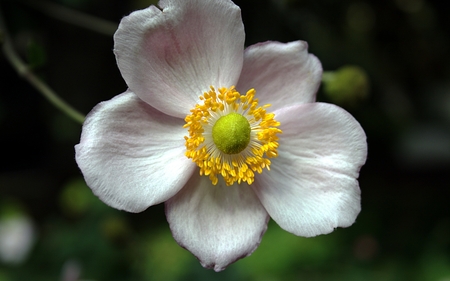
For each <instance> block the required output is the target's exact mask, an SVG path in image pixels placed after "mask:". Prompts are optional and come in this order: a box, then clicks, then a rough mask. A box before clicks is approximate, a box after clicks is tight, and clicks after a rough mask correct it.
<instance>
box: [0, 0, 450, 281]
mask: <svg viewBox="0 0 450 281" xmlns="http://www.w3.org/2000/svg"><path fill="white" fill-rule="evenodd" d="M153 2H155V1H153ZM30 3H33V4H30ZM36 3H37V6H36ZM39 3H41V4H42V3H47V2H42V1H31V2H28V3H27V2H26V1H6V0H3V1H0V5H1V6H0V7H1V9H2V12H3V16H4V20H5V22H6V24H7V27H8V29H9V33H10V35H11V37H12V39H13V42H14V46H15V48H16V51H17V52H19V54H20V55H21V57H22V58H23V59H24V60H26V61H27V63H29V64H30V65H32V66H33V70H34V72H35V73H36V74H37V75H38V76H39V77H41V78H42V79H43V80H44V81H45V82H46V83H48V85H50V86H51V87H52V88H53V89H54V90H55V91H56V92H57V93H58V94H59V95H60V96H61V97H63V98H64V99H65V100H66V101H67V102H68V103H69V104H71V105H72V106H74V107H75V108H76V109H78V110H80V111H81V112H83V113H84V114H86V113H88V112H89V111H90V109H91V108H92V107H93V106H95V105H96V104H97V103H98V102H100V101H103V100H108V99H110V98H112V97H113V96H115V95H117V94H119V93H122V92H123V91H124V90H125V89H126V85H125V83H124V81H123V80H122V78H121V76H120V73H119V70H118V68H117V66H116V63H115V58H114V55H113V53H112V48H113V40H112V34H109V35H108V34H100V33H98V32H95V31H92V30H88V29H85V28H83V27H80V26H77V25H73V24H69V23H66V22H64V21H61V20H59V19H57V18H55V14H53V15H52V14H48V13H46V12H45V11H43V10H41V8H42V6H40V4H39ZM52 3H54V4H58V5H61V6H64V7H67V8H70V9H73V10H75V11H80V12H84V13H86V14H89V15H92V16H95V17H98V18H101V19H105V20H108V21H110V22H112V23H114V24H117V23H118V22H119V21H120V19H121V18H122V17H123V16H125V15H127V14H129V13H130V12H131V11H133V10H135V9H140V8H144V7H146V6H148V5H150V4H151V3H152V1H144V0H136V1H131V0H130V1H112V0H109V1H107V0H90V1H87V0H58V1H56V0H55V1H52ZM235 3H236V4H237V5H239V6H240V7H241V9H242V17H243V21H244V25H245V30H246V45H251V44H254V43H257V42H261V41H266V40H274V41H282V42H289V41H294V40H305V41H307V42H308V44H309V52H310V53H313V54H315V55H316V56H317V57H318V58H319V59H320V60H321V62H322V65H323V68H324V70H326V71H334V70H336V69H339V68H341V67H343V66H346V65H357V66H359V67H361V68H362V69H364V70H365V71H366V73H367V75H368V77H369V80H370V91H369V93H368V95H367V96H366V97H365V98H364V99H357V98H354V99H353V100H352V99H351V101H350V102H338V104H339V105H340V106H342V107H344V108H345V109H346V110H348V111H349V112H351V113H352V114H353V116H355V118H356V119H357V120H358V121H359V122H360V123H361V125H362V126H363V128H364V129H365V131H366V134H367V137H368V146H369V156H368V160H367V163H366V165H365V166H364V167H363V168H362V170H361V176H360V186H361V190H362V212H361V214H360V216H359V217H358V219H357V222H356V223H355V224H354V225H353V226H352V227H350V228H348V229H338V230H336V231H335V232H333V233H332V234H330V235H326V236H319V237H316V238H309V239H306V238H299V237H296V236H294V235H291V234H289V233H287V232H284V231H283V230H281V229H280V228H279V227H278V226H277V225H276V224H275V223H273V222H271V223H270V225H269V230H268V231H267V233H266V235H265V236H264V237H263V240H262V243H261V246H260V248H259V249H258V250H256V251H255V252H254V254H253V255H252V256H251V257H248V258H245V259H243V260H241V261H238V262H237V263H235V264H233V265H231V266H230V267H229V268H227V269H226V270H225V271H224V272H221V273H214V272H213V271H211V270H206V269H203V268H202V267H201V266H200V265H199V264H198V262H197V261H196V259H195V258H194V257H193V256H192V255H191V254H190V253H188V252H187V251H185V250H183V249H182V248H180V247H179V246H178V245H177V244H176V242H175V241H174V240H173V238H172V237H171V235H170V231H169V229H168V225H167V222H166V221H165V216H164V208H163V206H162V205H159V206H155V207H152V208H150V209H148V210H147V211H145V212H143V213H140V214H128V213H124V212H119V211H116V210H114V209H111V208H109V207H107V206H106V205H104V204H103V203H102V202H100V201H99V200H98V199H97V198H96V197H94V196H93V195H92V193H91V191H90V189H89V188H88V187H86V186H85V185H84V183H83V180H82V177H81V174H80V172H79V170H78V168H77V166H76V163H75V160H74V149H73V146H74V145H75V144H77V143H78V141H79V135H80V131H81V126H80V125H79V124H78V123H76V122H74V121H73V120H71V119H69V118H68V117H66V116H65V115H64V114H63V113H61V112H59V111H58V110H57V109H56V108H55V107H53V106H52V105H51V104H50V103H49V102H48V101H47V100H45V99H44V98H43V97H42V96H41V95H40V94H39V92H37V91H36V90H35V89H34V88H33V87H32V86H30V85H29V84H28V83H27V82H26V81H25V80H23V79H21V78H20V77H19V76H18V74H17V73H16V72H15V70H14V69H13V68H12V67H11V65H10V64H9V63H8V61H7V60H6V59H5V58H4V56H1V57H0V82H1V85H0V93H1V94H0V132H1V137H0V147H1V151H2V152H1V154H0V155H1V158H0V221H1V220H5V219H7V218H8V217H11V216H12V215H11V214H14V216H23V217H27V218H29V219H30V220H31V221H32V222H33V225H34V228H35V230H36V235H35V242H34V243H33V247H32V248H31V250H30V253H29V255H28V256H27V258H26V259H24V260H23V261H22V262H21V263H19V264H11V263H8V262H7V261H3V262H2V261H0V281H9V280H35V281H40V280H64V281H70V280H77V279H76V278H74V279H69V277H63V276H65V275H68V274H69V273H73V275H74V276H78V275H79V280H98V281H101V280H108V281H113V280H121V281H125V280H133V281H134V280H138V281H139V280H211V279H214V280H258V281H259V280H263V281H264V280H308V281H311V280H312V281H314V280H346V281H350V280H364V281H370V280H383V281H389V280H405V281H406V280H408V281H414V280H418V281H419V280H426V281H428V280H430V281H448V280H450V211H449V199H450V190H449V189H450V183H449V179H450V178H449V172H450V82H449V81H450V63H449V62H450V59H449V54H450V37H449V31H450V30H449V29H450V24H449V20H450V18H449V17H448V14H449V10H448V9H446V8H445V7H444V6H445V5H446V2H445V1H438V0H435V1H426V0H379V1H375V0H372V1H359V0H355V1H351V0H343V1H338V0H319V1H317V0H315V1H313V0H279V1H277V0H271V1H270V0H248V1H247V0H241V1H235ZM39 7H41V8H39ZM318 100H320V101H325V102H336V100H335V99H333V97H332V96H330V95H328V93H327V92H326V91H324V89H323V87H322V88H321V90H320V92H319V95H318Z"/></svg>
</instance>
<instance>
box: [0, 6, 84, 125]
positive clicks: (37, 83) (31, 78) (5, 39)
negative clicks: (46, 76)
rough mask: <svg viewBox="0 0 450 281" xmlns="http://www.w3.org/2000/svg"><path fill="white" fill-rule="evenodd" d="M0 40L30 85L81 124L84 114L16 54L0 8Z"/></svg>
mask: <svg viewBox="0 0 450 281" xmlns="http://www.w3.org/2000/svg"><path fill="white" fill-rule="evenodd" d="M0 33H1V34H0V38H1V39H0V40H1V42H0V43H1V44H2V51H3V53H4V55H5V57H6V59H7V60H8V61H9V62H10V63H11V65H12V66H13V67H14V69H15V70H16V72H17V73H18V74H19V75H20V76H21V77H22V78H24V79H25V80H27V81H28V82H29V83H30V84H31V85H33V86H34V87H35V88H36V89H37V90H38V91H39V92H40V93H41V94H42V95H43V96H44V97H45V98H46V99H47V100H48V101H50V103H52V104H53V105H54V106H55V107H57V108H58V109H59V110H61V111H62V112H64V113H65V114H66V115H67V116H69V117H70V118H72V119H73V120H74V121H76V122H78V123H80V124H83V122H84V118H85V116H84V115H83V114H81V113H80V112H78V111H77V110H76V109H74V108H73V107H72V106H70V105H69V104H68V103H66V102H65V101H64V100H63V99H61V98H60V97H59V96H58V95H57V94H56V93H55V91H53V90H52V89H51V88H50V87H49V86H48V85H47V84H45V82H44V81H42V80H41V79H39V78H38V77H37V76H36V74H34V73H33V71H31V69H30V68H29V66H28V65H27V64H25V63H24V62H23V61H22V59H21V58H20V57H19V56H18V55H17V53H16V51H15V50H14V48H13V45H12V42H11V38H10V37H9V34H8V32H7V30H6V26H5V23H4V22H3V13H2V11H1V10H0Z"/></svg>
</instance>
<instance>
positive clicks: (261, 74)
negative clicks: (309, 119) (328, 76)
mask: <svg viewBox="0 0 450 281" xmlns="http://www.w3.org/2000/svg"><path fill="white" fill-rule="evenodd" d="M321 79H322V65H321V63H320V61H319V60H318V59H317V58H316V57H315V56H314V55H312V54H308V44H307V43H306V42H303V41H296V42H290V43H279V42H265V43H260V44H256V45H252V46H250V47H248V48H247V49H246V50H245V54H244V67H243V69H242V73H241V77H240V78H239V82H238V85H237V86H236V89H237V90H238V91H240V92H241V93H243V92H244V93H245V92H246V91H248V90H249V89H251V88H254V89H255V90H256V95H257V97H258V99H259V102H260V104H267V103H270V104H271V105H272V107H271V108H272V109H273V110H276V109H278V108H281V107H284V106H286V105H287V104H289V105H294V104H298V103H310V102H314V101H315V100H316V92H317V90H318V89H319V86H320V82H321Z"/></svg>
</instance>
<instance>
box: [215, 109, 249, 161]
mask: <svg viewBox="0 0 450 281" xmlns="http://www.w3.org/2000/svg"><path fill="white" fill-rule="evenodd" d="M250 132H251V128H250V123H249V122H248V120H247V118H245V117H244V116H242V115H241V114H239V113H235V112H232V113H230V114H227V115H225V116H222V117H220V118H219V119H218V120H217V121H216V123H215V124H214V126H213V128H212V137H213V141H214V143H215V145H216V147H217V148H218V149H219V150H221V151H222V152H223V153H225V154H237V153H239V152H241V151H242V150H244V149H245V148H246V147H247V145H248V143H249V142H250Z"/></svg>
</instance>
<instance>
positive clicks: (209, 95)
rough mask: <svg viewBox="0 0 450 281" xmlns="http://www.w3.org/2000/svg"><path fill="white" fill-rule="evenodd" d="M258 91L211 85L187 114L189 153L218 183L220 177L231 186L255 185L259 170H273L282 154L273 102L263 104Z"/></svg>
mask: <svg viewBox="0 0 450 281" xmlns="http://www.w3.org/2000/svg"><path fill="white" fill-rule="evenodd" d="M255 93H256V91H255V90H254V89H250V90H248V91H247V93H246V94H245V95H241V94H240V93H239V92H238V91H236V89H235V88H234V86H232V87H230V88H219V89H218V90H216V89H215V88H214V87H212V86H210V89H209V91H208V92H205V93H203V95H201V96H200V102H199V103H198V104H196V105H195V107H194V108H193V109H191V111H190V114H189V115H187V116H186V118H185V119H184V120H185V121H186V124H185V125H184V127H185V128H188V132H189V136H185V137H184V139H185V141H186V143H185V145H186V153H185V154H186V156H187V157H188V158H190V159H192V161H193V162H195V163H196V164H197V166H198V167H199V168H200V175H204V176H208V177H209V179H210V180H211V182H212V184H214V185H216V184H217V183H218V182H219V177H220V176H221V177H222V178H223V179H224V181H225V183H226V184H227V185H232V184H234V183H235V182H237V183H238V184H240V183H242V182H246V183H247V184H252V183H253V182H254V180H255V173H262V172H263V169H264V168H265V169H267V170H270V164H271V161H270V158H274V157H277V156H278V151H277V149H278V136H277V134H281V133H282V131H281V130H280V129H279V128H278V127H279V126H280V122H277V121H276V120H275V119H274V117H275V115H274V114H273V113H267V112H266V109H267V108H268V107H270V104H266V105H264V106H258V99H256V98H255Z"/></svg>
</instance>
